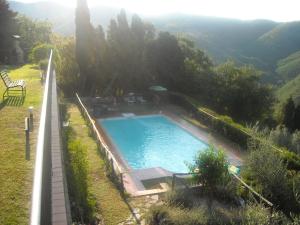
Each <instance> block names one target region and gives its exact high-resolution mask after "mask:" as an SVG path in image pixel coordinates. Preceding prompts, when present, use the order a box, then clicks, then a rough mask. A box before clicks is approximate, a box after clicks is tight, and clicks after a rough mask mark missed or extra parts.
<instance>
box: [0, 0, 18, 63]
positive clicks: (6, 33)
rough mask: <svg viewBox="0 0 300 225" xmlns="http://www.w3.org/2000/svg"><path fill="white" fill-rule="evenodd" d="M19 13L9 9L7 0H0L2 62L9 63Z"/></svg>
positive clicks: (0, 57) (0, 50)
mask: <svg viewBox="0 0 300 225" xmlns="http://www.w3.org/2000/svg"><path fill="white" fill-rule="evenodd" d="M16 15H17V13H15V12H13V11H11V10H10V9H9V5H8V3H7V1H6V0H0V63H1V62H2V63H8V62H9V58H10V56H11V54H12V50H13V35H14V34H15V32H16V21H15V17H16Z"/></svg>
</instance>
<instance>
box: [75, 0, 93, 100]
mask: <svg viewBox="0 0 300 225" xmlns="http://www.w3.org/2000/svg"><path fill="white" fill-rule="evenodd" d="M75 24H76V60H77V63H78V66H79V71H80V85H81V88H80V92H81V94H84V95H90V94H92V93H93V90H94V85H93V84H94V80H95V74H96V67H97V66H96V61H97V57H96V46H95V31H94V28H93V26H92V24H91V22H90V13H89V9H88V6H87V2H86V0H77V8H76V17H75Z"/></svg>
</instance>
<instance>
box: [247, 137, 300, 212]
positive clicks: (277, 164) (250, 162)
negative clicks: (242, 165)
mask: <svg viewBox="0 0 300 225" xmlns="http://www.w3.org/2000/svg"><path fill="white" fill-rule="evenodd" d="M249 150H250V151H251V152H250V155H249V158H248V159H247V161H246V172H245V174H247V176H248V177H249V176H250V177H251V178H252V179H253V180H254V183H255V184H256V186H255V187H256V189H257V190H258V191H259V192H260V193H261V194H262V195H263V196H264V197H266V198H267V199H268V200H270V201H271V202H272V203H273V204H275V205H277V206H278V207H279V208H280V209H281V210H283V211H284V212H285V213H287V214H289V213H290V212H299V211H300V204H299V203H298V202H297V201H296V198H295V195H294V190H293V188H294V187H293V185H292V183H293V179H295V178H296V176H289V173H290V172H289V171H288V169H287V166H286V164H285V163H284V161H283V159H282V157H281V156H280V154H279V153H278V152H274V150H273V149H272V148H270V144H268V143H266V142H265V143H263V142H257V141H255V140H253V141H252V142H250V143H249ZM279 180H280V182H278V181H279ZM299 188H300V187H297V189H299Z"/></svg>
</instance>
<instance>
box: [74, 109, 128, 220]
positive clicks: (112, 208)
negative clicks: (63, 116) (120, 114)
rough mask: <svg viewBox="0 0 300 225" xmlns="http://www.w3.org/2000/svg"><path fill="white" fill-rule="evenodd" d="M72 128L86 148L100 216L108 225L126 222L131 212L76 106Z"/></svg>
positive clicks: (92, 185) (89, 174)
mask: <svg viewBox="0 0 300 225" xmlns="http://www.w3.org/2000/svg"><path fill="white" fill-rule="evenodd" d="M68 113H69V114H70V126H71V128H72V129H73V131H74V132H75V136H76V137H75V138H76V139H78V140H80V142H81V143H82V144H83V145H84V146H86V149H87V154H88V176H89V177H88V180H89V181H88V186H89V188H90V192H91V193H92V194H93V195H94V197H95V198H96V201H97V205H99V214H101V216H102V218H103V219H104V222H105V224H106V225H115V224H118V223H120V222H122V221H124V220H126V219H127V218H128V217H129V215H130V210H129V208H128V206H127V205H126V203H125V202H124V200H123V199H122V197H121V196H120V193H119V191H118V190H117V189H116V188H115V186H114V185H113V184H112V182H111V181H110V180H109V179H108V178H107V177H106V175H105V166H104V161H103V160H102V158H101V157H100V156H99V154H98V150H97V146H96V143H95V141H94V140H93V138H91V137H90V136H89V131H88V127H87V126H86V123H85V121H84V119H83V118H82V117H81V114H80V112H79V110H78V108H77V106H75V105H71V106H70V107H69V109H68Z"/></svg>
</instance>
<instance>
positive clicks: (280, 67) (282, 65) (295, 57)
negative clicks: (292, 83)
mask: <svg viewBox="0 0 300 225" xmlns="http://www.w3.org/2000/svg"><path fill="white" fill-rule="evenodd" d="M276 72H277V73H278V74H280V75H281V76H282V77H283V78H284V79H285V80H290V79H293V78H295V77H296V76H297V75H298V74H299V73H300V51H298V52H295V53H293V54H291V55H289V56H288V57H286V58H284V59H281V60H279V61H278V63H277V69H276Z"/></svg>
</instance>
